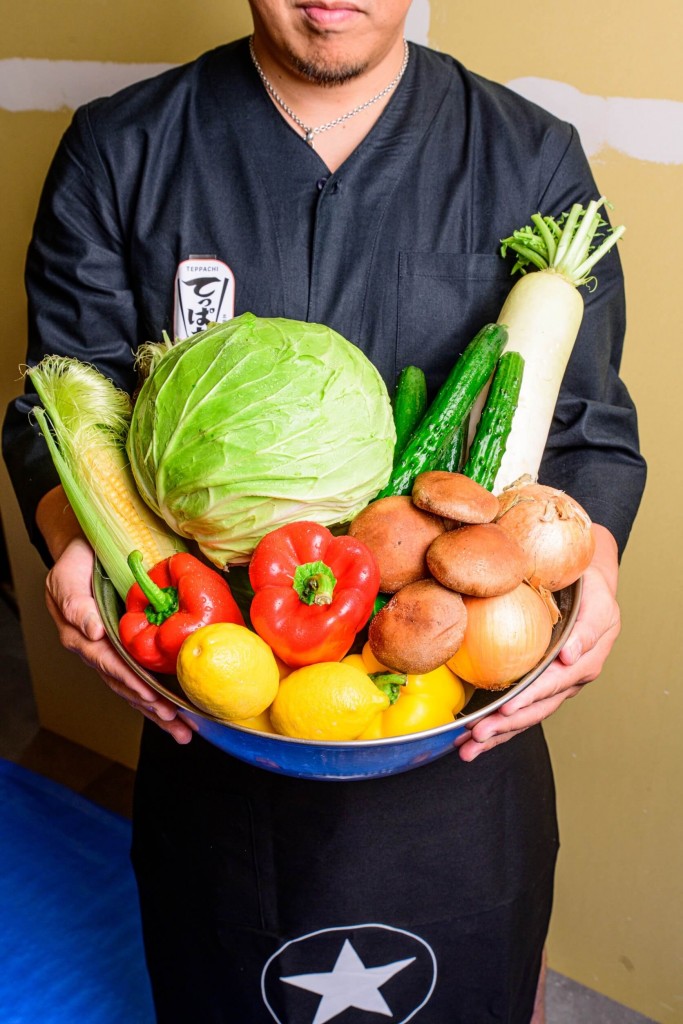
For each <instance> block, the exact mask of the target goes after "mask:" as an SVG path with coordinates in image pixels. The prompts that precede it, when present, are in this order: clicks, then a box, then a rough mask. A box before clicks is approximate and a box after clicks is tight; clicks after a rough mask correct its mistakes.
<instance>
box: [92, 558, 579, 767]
mask: <svg viewBox="0 0 683 1024" xmlns="http://www.w3.org/2000/svg"><path fill="white" fill-rule="evenodd" d="M107 585H108V586H109V588H111V590H112V591H113V585H112V583H111V581H110V580H109V578H108V577H107V576H106V575H105V573H104V571H103V569H102V567H101V565H100V564H99V562H97V561H96V562H95V567H94V569H93V594H94V597H95V601H96V602H97V606H98V609H99V612H100V615H101V617H102V621H103V624H104V628H105V630H106V633H107V636H108V638H109V640H110V641H111V643H112V644H113V646H114V647H115V649H116V651H117V653H118V654H119V656H120V657H121V658H122V659H123V660H124V661H125V662H126V664H127V665H128V667H129V668H130V669H132V671H133V672H135V674H136V675H137V676H138V677H139V678H140V679H142V680H143V682H145V683H147V684H148V685H149V686H151V687H152V688H153V689H154V690H156V691H157V693H159V694H160V696H162V697H164V698H165V699H166V700H169V701H171V703H173V704H175V705H176V706H177V707H179V708H181V709H183V710H184V711H188V712H190V713H191V714H192V715H193V716H195V717H198V718H203V719H205V721H207V722H211V723H212V724H214V725H222V726H225V727H226V728H228V729H235V730H238V731H239V732H241V733H248V734H250V735H252V736H261V737H264V738H266V739H272V740H275V741H277V742H281V743H289V744H293V745H295V746H311V747H320V748H327V747H334V748H336V749H342V750H343V749H348V750H359V749H364V748H375V747H383V746H391V745H394V744H396V743H401V744H405V745H407V744H409V743H415V742H419V741H421V740H424V739H425V738H428V737H430V736H439V735H441V734H442V733H448V732H455V731H461V730H462V729H463V728H468V727H469V726H470V725H473V724H474V723H475V722H478V721H479V720H480V719H482V718H486V717H488V715H490V714H492V713H493V712H494V711H497V710H498V709H499V708H501V707H502V706H503V705H504V704H506V703H507V702H508V701H509V700H511V699H512V698H513V697H516V696H517V694H519V693H522V692H523V691H524V690H525V689H526V688H527V686H530V685H531V683H533V682H534V680H536V679H538V677H539V676H540V675H541V674H542V673H543V672H544V671H545V669H546V668H547V667H548V666H549V665H550V663H551V662H552V661H554V660H555V658H556V657H557V655H558V653H559V651H560V649H561V648H562V646H563V645H564V643H565V642H566V640H567V637H568V635H569V633H570V632H571V630H572V628H573V626H574V623H575V622H576V618H577V615H578V612H579V605H580V603H581V594H582V592H583V580H582V579H578V580H577V581H576V582H575V583H573V584H572V585H571V586H570V587H568V588H567V589H568V590H570V591H571V601H570V606H569V611H568V612H567V614H566V616H565V618H564V622H563V624H562V630H561V632H560V633H559V635H558V636H557V637H556V639H555V640H554V641H553V642H552V643H551V644H550V646H549V647H548V650H547V651H546V653H545V655H544V657H543V658H542V659H541V661H540V662H539V663H538V665H536V666H535V667H534V668H533V669H531V671H530V672H527V673H526V675H524V676H522V678H521V679H520V680H518V681H517V682H516V683H514V684H512V685H511V686H510V687H508V688H507V689H506V690H504V691H502V692H501V695H500V697H498V698H496V699H495V700H493V701H491V703H489V704H487V705H486V706H485V707H483V708H480V709H479V710H478V711H473V712H471V713H470V714H469V715H463V716H462V717H460V718H458V717H456V718H455V720H454V721H453V722H449V723H448V724H447V725H439V726H436V727H435V728H433V729H424V730H422V731H421V732H415V733H406V734H404V735H401V736H383V737H381V738H380V739H375V740H303V739H297V738H295V737H293V736H282V735H280V734H279V733H267V732H260V731H259V730H258V729H250V728H248V727H247V726H244V725H238V724H237V723H236V722H229V721H227V720H225V719H221V718H216V717H215V716H214V715H210V714H208V713H207V712H205V711H202V709H201V708H198V707H196V706H195V705H194V704H191V703H190V702H189V701H187V700H185V699H184V698H183V697H180V696H178V694H176V693H173V691H172V690H168V689H167V688H166V687H165V686H164V685H163V683H161V682H160V681H159V679H158V678H157V677H156V676H155V675H154V674H153V673H151V672H148V671H147V670H146V669H145V668H143V667H142V666H141V665H139V664H138V663H137V662H136V661H135V660H134V658H132V657H131V656H130V655H129V654H128V652H127V651H126V649H125V648H124V647H123V645H122V644H121V641H120V639H119V636H118V630H117V628H115V625H114V623H113V622H112V621H111V620H110V616H109V615H107V614H105V613H106V603H105V599H106V594H105V592H106V589H107ZM114 593H115V592H114ZM117 599H118V597H117ZM488 692H492V691H488Z"/></svg>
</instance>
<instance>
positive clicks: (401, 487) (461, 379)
mask: <svg viewBox="0 0 683 1024" xmlns="http://www.w3.org/2000/svg"><path fill="white" fill-rule="evenodd" d="M507 336H508V332H507V327H505V326H504V324H487V325H486V326H485V327H482V329H481V330H480V331H479V333H478V334H477V335H476V336H475V337H474V338H473V339H472V341H471V342H470V343H469V345H468V346H467V348H466V349H465V351H464V352H463V353H462V355H461V356H460V357H459V358H458V360H457V362H456V363H455V366H454V367H453V369H452V370H451V372H450V373H449V375H448V377H447V378H446V380H445V382H444V383H443V384H442V386H441V388H440V389H439V391H438V392H437V394H436V396H435V398H434V400H433V402H432V403H431V405H430V406H429V408H428V409H427V411H426V412H425V414H424V416H423V417H422V419H421V420H420V423H419V424H418V426H417V427H416V429H415V430H414V431H413V434H412V436H411V438H410V440H409V441H408V444H407V445H406V446H405V448H404V450H403V452H402V453H401V455H400V457H399V460H398V462H397V463H396V465H395V466H394V468H393V470H392V473H391V476H390V477H389V481H388V483H387V484H386V486H385V487H383V488H382V490H381V491H380V492H379V494H378V495H377V497H378V498H386V497H388V496H389V495H392V494H410V492H411V490H412V488H413V482H414V480H415V477H416V476H417V475H418V473H424V472H426V471H427V470H429V469H433V468H434V465H435V462H436V459H437V457H438V454H439V451H440V449H441V448H442V446H443V445H444V443H445V442H446V441H447V439H448V438H449V437H451V436H452V435H453V433H454V432H455V431H456V430H457V429H458V427H459V426H460V425H461V423H462V421H463V420H464V419H466V418H467V417H468V416H469V414H470V412H471V411H472V406H473V405H474V403H475V401H476V399H477V395H478V394H479V392H480V391H481V389H482V388H483V386H484V384H485V383H486V381H487V380H488V379H489V377H490V376H491V374H492V373H493V370H494V368H495V365H496V363H497V362H498V360H499V358H500V355H501V353H502V351H503V348H504V347H505V343H506V341H507Z"/></svg>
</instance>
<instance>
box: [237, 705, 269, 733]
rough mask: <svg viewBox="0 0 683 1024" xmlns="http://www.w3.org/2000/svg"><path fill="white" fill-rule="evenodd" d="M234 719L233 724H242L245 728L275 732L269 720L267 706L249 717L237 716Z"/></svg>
mask: <svg viewBox="0 0 683 1024" xmlns="http://www.w3.org/2000/svg"><path fill="white" fill-rule="evenodd" d="M234 721H235V725H241V726H244V728H245V729H253V730H254V731H255V732H269V733H274V732H275V729H273V726H272V724H271V721H270V715H269V714H268V708H266V710H265V711H262V712H261V714H260V715H253V716H252V717H251V718H238V719H235V720H234Z"/></svg>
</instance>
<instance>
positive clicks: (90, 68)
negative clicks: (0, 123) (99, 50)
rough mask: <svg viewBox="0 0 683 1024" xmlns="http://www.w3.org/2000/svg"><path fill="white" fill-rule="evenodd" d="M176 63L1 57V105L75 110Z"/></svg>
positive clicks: (7, 107)
mask: <svg viewBox="0 0 683 1024" xmlns="http://www.w3.org/2000/svg"><path fill="white" fill-rule="evenodd" d="M172 66H173V65H172V64H117V63H114V62H113V61H112V62H104V61H96V60H35V59H28V58H22V57H9V58H7V59H6V60H0V108H2V109H4V110H10V111H13V112H21V111H25V110H63V109H64V108H67V109H69V110H75V109H76V107H80V106H81V104H83V103H87V102H88V101H89V100H92V99H95V97H97V96H109V95H110V94H111V93H113V92H116V91H117V90H118V89H123V88H124V86H126V85H130V84H131V83H133V82H139V81H141V80H142V79H143V78H151V77H152V76H153V75H157V74H159V73H160V72H162V71H165V70H167V69H168V68H170V67H172Z"/></svg>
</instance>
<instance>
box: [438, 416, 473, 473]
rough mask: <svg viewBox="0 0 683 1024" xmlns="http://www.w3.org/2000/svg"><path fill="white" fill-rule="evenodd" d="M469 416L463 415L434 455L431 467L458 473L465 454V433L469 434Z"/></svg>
mask: <svg viewBox="0 0 683 1024" xmlns="http://www.w3.org/2000/svg"><path fill="white" fill-rule="evenodd" d="M469 428H470V417H469V416H465V419H464V420H463V421H462V423H461V424H460V426H459V427H458V429H457V430H456V431H455V433H454V434H452V435H451V436H450V437H449V438H447V440H446V441H445V443H444V444H442V446H441V448H440V449H439V451H438V453H437V457H436V462H435V463H434V465H433V467H432V468H433V469H443V470H445V471H446V472H447V473H459V472H460V471H461V469H462V465H463V463H464V461H465V458H466V456H467V435H468V434H469Z"/></svg>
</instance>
